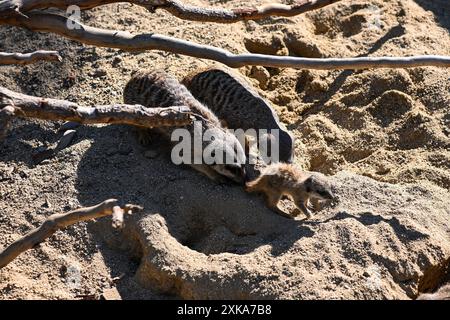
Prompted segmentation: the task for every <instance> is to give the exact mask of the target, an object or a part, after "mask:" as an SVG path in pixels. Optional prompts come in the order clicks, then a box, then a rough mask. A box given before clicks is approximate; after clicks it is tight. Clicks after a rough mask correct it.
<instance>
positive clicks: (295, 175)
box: [246, 163, 334, 219]
mask: <svg viewBox="0 0 450 320" xmlns="http://www.w3.org/2000/svg"><path fill="white" fill-rule="evenodd" d="M246 191H248V192H261V193H264V194H265V196H266V204H267V206H268V207H269V208H270V209H272V210H273V211H275V212H276V213H278V214H280V215H282V216H284V217H287V218H291V219H292V218H293V217H292V216H291V215H288V214H287V213H285V212H284V211H282V210H280V209H279V208H278V206H277V204H278V201H279V200H280V199H281V197H282V196H283V195H286V196H289V197H291V198H292V200H293V201H294V203H295V205H296V206H297V208H298V209H300V211H301V212H303V213H304V214H305V215H306V216H307V217H308V218H311V217H312V212H311V211H310V209H309V208H308V202H309V200H312V199H317V200H332V199H334V195H333V192H332V191H331V185H330V183H329V181H328V179H327V177H326V176H324V175H323V174H321V173H318V172H305V171H301V170H299V169H298V168H297V167H296V166H295V165H293V164H287V163H274V164H271V165H268V166H267V167H265V168H264V169H263V170H262V172H261V175H260V176H259V177H258V178H257V179H255V180H253V181H250V182H247V184H246Z"/></svg>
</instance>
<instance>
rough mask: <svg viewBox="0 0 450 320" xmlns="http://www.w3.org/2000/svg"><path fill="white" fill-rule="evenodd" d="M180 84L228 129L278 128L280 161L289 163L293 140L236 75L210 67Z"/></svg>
mask: <svg viewBox="0 0 450 320" xmlns="http://www.w3.org/2000/svg"><path fill="white" fill-rule="evenodd" d="M182 83H183V84H184V85H185V86H186V87H187V88H188V89H189V91H190V92H191V93H192V95H193V96H194V97H195V98H196V99H198V100H199V101H200V102H202V103H204V104H205V105H207V106H208V107H209V108H210V109H211V110H212V111H213V112H214V113H215V114H216V115H217V116H218V117H219V119H220V120H224V121H225V123H226V124H227V126H228V128H230V129H243V130H244V131H245V130H247V129H256V130H257V129H267V130H270V129H278V130H279V132H280V141H279V142H280V144H279V151H280V160H281V161H284V162H292V158H293V148H294V138H293V136H292V135H291V134H290V133H289V132H288V131H287V130H285V129H284V128H283V127H282V125H281V124H280V121H279V119H278V116H277V114H276V112H275V110H273V108H272V107H271V106H270V103H269V102H268V101H266V100H265V99H263V98H262V97H261V96H260V95H259V94H258V93H257V92H256V90H255V89H254V88H253V87H252V86H251V85H250V84H249V83H248V82H247V81H246V80H244V79H243V77H241V76H240V75H238V74H237V73H236V72H232V71H231V70H228V69H225V68H224V67H212V68H207V69H203V70H200V71H196V72H194V73H192V74H190V75H188V76H186V77H185V78H184V79H183V81H182Z"/></svg>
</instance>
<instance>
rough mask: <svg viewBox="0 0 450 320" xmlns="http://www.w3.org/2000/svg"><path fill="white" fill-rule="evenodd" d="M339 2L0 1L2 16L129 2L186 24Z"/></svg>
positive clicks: (248, 17)
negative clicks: (204, 5)
mask: <svg viewBox="0 0 450 320" xmlns="http://www.w3.org/2000/svg"><path fill="white" fill-rule="evenodd" d="M339 1H341V0H298V1H297V2H296V3H294V4H293V5H284V4H277V3H273V4H268V5H265V6H261V7H242V8H234V9H223V8H214V7H210V8H202V7H196V6H191V5H186V4H184V3H183V2H181V1H178V0H128V1H123V0H122V1H120V0H46V1H39V0H0V15H1V14H2V11H3V12H5V14H8V15H10V16H13V15H19V14H20V13H21V12H28V11H30V10H34V9H43V8H50V7H52V8H59V9H66V8H67V7H69V6H71V5H76V6H78V7H80V9H83V10H85V9H91V8H94V7H97V6H100V5H104V4H110V3H117V2H129V3H132V4H136V5H139V6H142V7H144V8H147V9H148V10H149V11H151V12H153V11H154V10H155V9H163V10H166V11H168V12H170V13H171V14H172V15H174V16H176V17H178V18H180V19H184V20H191V21H202V22H216V23H235V22H238V21H243V20H258V19H263V18H268V17H271V16H279V17H292V16H296V15H299V14H302V13H305V12H307V11H311V10H316V9H319V8H322V7H325V6H327V5H330V4H333V3H335V2H339Z"/></svg>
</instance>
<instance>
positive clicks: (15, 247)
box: [0, 199, 142, 269]
mask: <svg viewBox="0 0 450 320" xmlns="http://www.w3.org/2000/svg"><path fill="white" fill-rule="evenodd" d="M139 210H142V207H139V206H136V205H130V204H127V205H123V206H121V205H120V204H119V202H118V201H117V200H116V199H109V200H106V201H104V202H102V203H100V204H98V205H96V206H93V207H87V208H81V209H78V210H74V211H70V212H67V213H64V214H53V215H51V216H50V217H48V218H47V219H46V220H45V221H44V223H43V224H42V225H41V226H40V227H38V228H36V229H34V230H32V231H31V232H29V233H27V234H26V235H25V236H23V237H22V238H20V239H19V240H17V241H15V242H13V243H12V244H10V245H9V246H8V247H6V248H5V249H4V250H2V251H0V269H1V268H3V267H5V266H6V265H7V264H9V263H10V262H11V261H12V260H14V259H15V258H16V257H17V256H18V255H19V254H21V253H22V252H25V251H27V250H28V249H31V248H34V247H35V246H37V245H38V244H39V243H41V242H43V241H44V240H45V239H47V238H48V237H50V236H51V235H53V234H54V233H55V232H56V231H58V230H59V229H63V228H65V227H68V226H70V225H72V224H75V223H77V222H81V221H87V220H92V219H97V218H101V217H105V216H109V215H113V226H115V227H122V222H123V214H124V213H127V214H131V213H132V211H139Z"/></svg>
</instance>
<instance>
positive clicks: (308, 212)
mask: <svg viewBox="0 0 450 320" xmlns="http://www.w3.org/2000/svg"><path fill="white" fill-rule="evenodd" d="M298 209H299V210H300V211H301V212H302V213H303V214H305V215H306V219H311V218H312V216H313V213H312V212H311V210H309V209H308V207H307V206H306V205H305V204H304V203H300V204H298Z"/></svg>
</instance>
